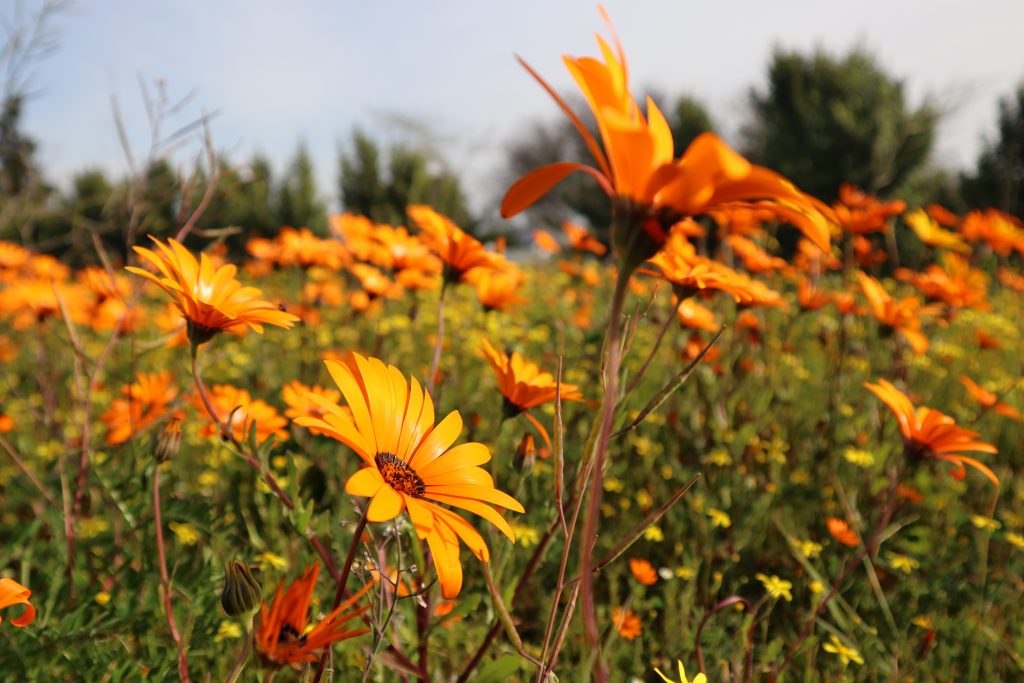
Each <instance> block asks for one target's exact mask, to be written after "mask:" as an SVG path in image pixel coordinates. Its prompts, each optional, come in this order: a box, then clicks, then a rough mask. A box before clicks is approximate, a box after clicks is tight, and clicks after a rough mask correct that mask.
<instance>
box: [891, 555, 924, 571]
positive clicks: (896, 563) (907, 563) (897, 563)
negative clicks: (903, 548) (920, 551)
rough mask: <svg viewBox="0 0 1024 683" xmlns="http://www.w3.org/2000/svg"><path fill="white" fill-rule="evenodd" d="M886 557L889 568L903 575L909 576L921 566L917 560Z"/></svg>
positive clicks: (892, 556)
mask: <svg viewBox="0 0 1024 683" xmlns="http://www.w3.org/2000/svg"><path fill="white" fill-rule="evenodd" d="M888 556H889V566H890V567H892V568H893V569H895V570H896V571H901V572H903V573H904V574H909V573H911V572H912V571H914V570H915V569H917V568H919V567H920V566H921V564H920V563H919V562H918V561H917V560H915V559H914V558H912V557H908V556H906V555H899V554H897V553H888Z"/></svg>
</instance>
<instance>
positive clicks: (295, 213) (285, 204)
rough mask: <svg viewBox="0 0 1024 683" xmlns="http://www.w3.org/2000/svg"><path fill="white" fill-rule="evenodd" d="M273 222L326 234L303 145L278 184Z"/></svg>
mask: <svg viewBox="0 0 1024 683" xmlns="http://www.w3.org/2000/svg"><path fill="white" fill-rule="evenodd" d="M276 223H277V225H289V226H291V227H293V228H309V229H310V230H312V231H313V232H314V233H316V234H318V235H321V236H322V235H326V234H327V209H326V207H325V206H324V204H323V202H321V201H320V198H319V197H318V196H317V187H316V178H315V176H314V174H313V160H312V159H311V158H310V157H309V150H308V149H307V148H306V146H305V145H304V144H303V145H299V150H298V152H297V153H296V155H295V160H294V161H293V162H292V164H291V167H290V168H289V169H288V172H287V173H286V175H285V176H284V177H283V178H281V183H280V185H278V188H277V220H276Z"/></svg>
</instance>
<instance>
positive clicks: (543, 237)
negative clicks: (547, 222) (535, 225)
mask: <svg viewBox="0 0 1024 683" xmlns="http://www.w3.org/2000/svg"><path fill="white" fill-rule="evenodd" d="M533 243H534V244H536V245H537V248H538V249H540V250H541V251H546V252H547V253H549V254H557V253H558V252H560V251H562V245H561V244H559V243H558V240H556V239H555V236H554V235H552V234H551V233H550V232H548V231H547V230H534V231H533Z"/></svg>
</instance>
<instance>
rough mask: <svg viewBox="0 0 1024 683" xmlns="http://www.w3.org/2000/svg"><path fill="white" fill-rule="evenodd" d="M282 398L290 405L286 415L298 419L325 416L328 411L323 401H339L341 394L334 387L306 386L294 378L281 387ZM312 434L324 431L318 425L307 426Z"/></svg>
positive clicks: (285, 412)
mask: <svg viewBox="0 0 1024 683" xmlns="http://www.w3.org/2000/svg"><path fill="white" fill-rule="evenodd" d="M310 394H313V395H314V396H317V397H318V398H317V400H313V399H311V398H310V397H309V395H310ZM281 398H282V399H284V402H285V403H286V404H287V405H288V408H287V409H286V410H285V411H284V414H285V417H287V418H288V419H290V420H292V421H293V422H294V421H295V420H298V419H299V418H300V417H314V418H318V419H319V418H323V416H324V415H326V414H327V411H326V410H325V409H324V408H323V407H322V402H321V401H327V402H329V403H337V402H338V401H339V400H340V399H341V394H340V393H339V392H337V391H335V390H334V389H324V388H323V387H320V386H312V387H310V386H306V385H305V384H303V383H302V382H300V381H299V380H294V381H292V382H289V383H288V384H286V385H284V387H283V388H282V389H281ZM307 429H308V430H309V433H310V434H317V435H321V434H323V433H324V432H323V431H322V430H320V429H317V428H316V427H307Z"/></svg>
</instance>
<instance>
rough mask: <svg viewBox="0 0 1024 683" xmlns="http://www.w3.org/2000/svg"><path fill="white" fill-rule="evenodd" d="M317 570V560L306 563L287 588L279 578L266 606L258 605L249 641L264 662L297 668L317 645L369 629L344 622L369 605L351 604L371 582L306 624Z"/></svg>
mask: <svg viewBox="0 0 1024 683" xmlns="http://www.w3.org/2000/svg"><path fill="white" fill-rule="evenodd" d="M319 574H320V565H319V564H314V565H312V566H310V567H306V571H305V572H303V574H302V577H301V578H299V579H296V580H295V581H293V582H292V584H291V585H290V586H288V589H287V590H285V587H284V579H283V578H282V579H281V583H279V584H278V586H277V590H276V591H274V599H273V600H272V601H271V603H270V606H269V607H268V606H267V604H266V603H264V604H262V605H260V613H259V616H258V617H257V618H256V622H255V628H254V630H253V643H254V644H255V646H256V653H257V655H258V656H259V658H260V659H261V661H262V662H263V663H264V664H265V665H266V666H268V667H270V668H275V669H278V668H281V667H282V666H285V665H290V666H293V667H296V668H299V667H301V666H302V665H304V664H307V663H309V662H315V661H317V655H318V654H319V651H320V649H322V648H325V647H328V646H330V645H331V643H336V642H338V641H339V640H347V639H349V638H355V637H356V636H361V635H363V634H364V633H368V632H369V630H370V629H368V628H359V629H349V627H348V626H347V622H349V621H351V620H352V619H353V618H354V617H358V616H359V615H361V614H362V613H363V612H365V611H366V610H368V609H370V605H363V606H362V607H357V608H354V609H352V608H353V607H354V606H355V604H356V602H357V601H358V600H359V599H360V598H361V597H363V595H365V594H366V592H367V591H368V590H369V589H370V588H371V587H372V586H373V583H368V584H366V585H365V586H363V587H362V588H361V589H360V590H359V591H357V592H356V593H355V594H354V595H352V596H351V597H350V598H349V599H348V600H346V601H345V602H343V603H341V604H340V605H338V606H337V607H336V608H335V609H333V610H331V612H330V613H329V614H328V615H327V616H326V617H324V618H323V619H321V620H320V621H319V622H318V623H317V624H316V625H315V626H312V627H309V626H307V621H308V619H309V603H310V599H311V597H312V596H313V588H314V587H315V586H316V579H317V576H318V575H319Z"/></svg>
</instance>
